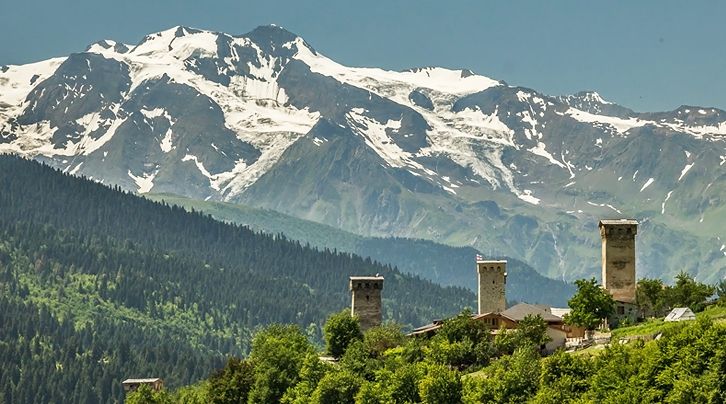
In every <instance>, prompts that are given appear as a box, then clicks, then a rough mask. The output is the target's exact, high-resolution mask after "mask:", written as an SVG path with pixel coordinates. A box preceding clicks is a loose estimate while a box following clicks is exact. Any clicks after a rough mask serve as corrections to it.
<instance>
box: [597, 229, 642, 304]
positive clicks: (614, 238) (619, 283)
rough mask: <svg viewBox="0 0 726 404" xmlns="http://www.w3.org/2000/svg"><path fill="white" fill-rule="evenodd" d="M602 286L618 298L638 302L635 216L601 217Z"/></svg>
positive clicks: (628, 301) (618, 299)
mask: <svg viewBox="0 0 726 404" xmlns="http://www.w3.org/2000/svg"><path fill="white" fill-rule="evenodd" d="M599 227H600V237H601V238H602V286H603V287H604V288H605V289H606V290H607V291H608V292H610V294H611V295H612V296H613V299H615V300H616V301H618V302H623V303H631V304H632V303H635V285H636V279H635V235H636V234H637V233H638V222H637V221H636V220H633V219H615V220H601V221H600V224H599Z"/></svg>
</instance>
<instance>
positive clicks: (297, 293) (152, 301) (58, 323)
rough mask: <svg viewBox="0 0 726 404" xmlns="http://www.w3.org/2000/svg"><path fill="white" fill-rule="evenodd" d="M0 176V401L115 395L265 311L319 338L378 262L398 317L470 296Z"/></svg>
mask: <svg viewBox="0 0 726 404" xmlns="http://www.w3.org/2000/svg"><path fill="white" fill-rule="evenodd" d="M0 190H2V191H1V192H0V212H1V214H0V307H1V308H2V310H0V401H4V402H6V403H13V404H15V403H21V404H22V403H31V402H47V403H51V402H54V403H59V402H74V403H82V404H86V403H88V404H94V403H109V402H119V401H121V400H122V399H123V397H124V393H123V390H122V388H121V381H122V380H124V379H126V378H129V377H161V378H163V379H164V381H165V385H166V386H168V387H170V388H174V387H176V386H179V385H182V384H188V383H191V382H193V381H195V380H199V379H201V378H204V377H207V376H209V375H210V373H212V372H213V371H214V370H215V369H217V368H221V367H222V365H223V364H224V363H225V361H226V357H228V356H230V355H233V356H243V355H245V354H246V353H247V352H249V350H250V339H251V334H252V330H254V329H256V328H257V327H259V326H261V325H265V324H270V323H274V322H279V323H290V324H296V325H298V326H299V327H302V328H303V329H304V330H305V332H304V336H305V337H306V339H307V337H310V340H311V341H312V342H313V343H316V344H320V343H321V342H322V325H323V321H324V319H325V317H326V316H327V315H328V313H330V312H332V311H334V310H337V309H338V308H340V307H343V306H344V305H346V304H347V303H348V301H349V294H348V293H349V292H348V290H347V287H346V286H347V278H348V276H349V275H352V274H361V273H363V274H374V273H381V274H382V275H384V276H385V277H386V296H385V297H386V313H387V316H389V318H390V319H393V320H396V321H398V322H399V323H402V324H406V325H408V326H410V325H414V324H415V325H418V324H422V323H424V322H425V321H427V320H428V319H430V318H432V317H440V316H444V315H447V313H449V314H453V313H455V312H457V311H458V310H459V307H462V306H466V305H470V304H472V302H473V295H472V294H471V293H470V292H468V291H464V290H462V289H457V288H441V287H439V286H437V285H434V284H433V283H431V282H428V281H422V280H420V279H418V278H416V277H411V276H408V275H404V274H401V273H400V272H398V271H396V270H395V269H393V268H390V267H387V266H382V265H379V264H377V263H375V262H372V261H371V260H370V259H363V258H361V257H357V256H353V255H351V254H342V253H339V252H336V251H330V250H322V251H317V250H315V249H312V248H308V247H306V246H305V245H302V244H301V243H298V242H291V241H289V240H287V239H286V238H285V237H284V236H282V235H277V236H270V235H264V234H259V233H255V232H253V231H250V230H249V229H247V228H244V227H240V226H233V225H229V224H225V223H221V222H218V221H215V220H213V219H212V218H211V217H209V216H206V215H201V214H198V213H193V212H186V211H184V210H183V209H181V208H178V207H175V206H168V205H166V204H163V203H154V202H151V201H148V200H145V199H143V198H140V197H138V196H135V195H131V194H128V193H124V192H120V191H119V190H118V189H111V188H109V187H106V186H103V185H101V184H98V183H94V182H92V181H88V180H83V179H80V178H75V177H71V176H69V175H65V174H62V173H60V172H57V171H55V170H52V169H50V168H49V167H47V166H43V165H41V164H39V163H37V162H31V161H26V160H22V159H19V158H17V157H11V156H0ZM295 360H297V359H295ZM256 369H257V368H256ZM256 377H257V379H260V380H261V378H262V376H261V374H260V373H256ZM260 383H262V382H260ZM278 387H279V386H278ZM279 390H282V387H279ZM277 393H279V391H277ZM250 394H252V390H251V393H250ZM255 394H257V393H255ZM260 394H261V393H260ZM263 396H264V394H263ZM255 397H257V396H255Z"/></svg>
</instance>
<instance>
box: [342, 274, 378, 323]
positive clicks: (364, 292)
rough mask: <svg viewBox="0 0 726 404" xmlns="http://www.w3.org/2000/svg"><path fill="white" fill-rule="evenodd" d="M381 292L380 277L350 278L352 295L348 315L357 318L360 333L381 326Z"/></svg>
mask: <svg viewBox="0 0 726 404" xmlns="http://www.w3.org/2000/svg"><path fill="white" fill-rule="evenodd" d="M382 290H383V277H382V276H378V275H377V274H376V276H351V277H350V291H351V294H352V300H351V303H350V314H351V315H352V316H358V319H359V320H360V328H361V330H362V331H366V330H368V329H369V328H372V327H376V326H379V325H381V319H382V317H383V314H382V307H381V291H382Z"/></svg>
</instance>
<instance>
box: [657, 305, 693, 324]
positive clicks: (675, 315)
mask: <svg viewBox="0 0 726 404" xmlns="http://www.w3.org/2000/svg"><path fill="white" fill-rule="evenodd" d="M695 319H696V315H695V314H693V312H692V311H691V309H689V308H688V307H676V308H675V309H673V310H671V312H670V313H668V315H667V316H666V317H665V319H664V321H681V320H695Z"/></svg>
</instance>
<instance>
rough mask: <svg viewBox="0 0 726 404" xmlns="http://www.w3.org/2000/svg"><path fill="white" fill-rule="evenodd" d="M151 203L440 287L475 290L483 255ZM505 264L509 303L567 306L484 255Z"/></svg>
mask: <svg viewBox="0 0 726 404" xmlns="http://www.w3.org/2000/svg"><path fill="white" fill-rule="evenodd" d="M145 197H146V198H149V199H151V200H153V201H160V202H161V201H164V202H167V203H169V204H174V205H179V206H183V207H185V208H186V209H187V210H192V209H194V210H199V211H202V212H204V213H209V214H211V215H212V216H213V217H214V218H215V219H218V220H221V221H225V222H232V223H237V224H241V225H245V226H249V227H250V228H251V229H255V230H259V231H263V232H266V233H272V234H277V233H283V234H285V236H286V237H289V238H291V239H294V240H298V241H301V242H305V243H310V244H311V245H312V246H315V247H319V248H330V249H337V250H338V251H345V252H350V253H354V254H357V255H360V256H362V257H371V259H374V260H376V261H378V262H382V263H385V264H390V265H393V266H395V267H396V268H398V269H399V270H401V271H402V272H406V273H410V274H414V275H418V276H420V277H422V278H424V279H429V280H432V281H434V282H436V283H438V284H440V285H444V286H449V285H451V286H461V287H464V288H467V289H470V290H472V291H474V292H475V291H476V287H477V283H476V271H475V265H474V257H475V256H476V255H477V254H479V253H483V251H478V250H476V249H474V248H472V247H452V246H448V245H444V244H439V243H434V242H433V241H429V240H421V239H409V238H400V237H388V238H380V237H363V236H360V235H357V234H353V233H349V232H346V231H343V230H339V229H336V228H334V227H331V226H327V225H324V224H320V223H316V222H312V221H308V220H302V219H298V218H296V217H293V216H289V215H285V214H282V213H279V212H275V211H273V210H269V209H261V208H254V207H251V206H248V205H241V204H232V203H224V202H212V201H199V200H195V199H189V198H184V197H180V196H176V195H170V194H147V195H145ZM482 255H485V256H486V257H488V258H496V259H506V260H507V261H508V265H507V273H508V276H507V299H508V300H509V301H520V302H521V301H524V302H528V303H543V304H549V305H554V306H563V307H564V306H566V305H567V299H569V298H570V296H572V293H574V290H575V288H574V286H573V285H572V284H568V283H566V282H564V281H561V280H555V279H551V278H548V277H546V276H543V275H541V274H540V273H538V272H537V271H536V270H535V269H534V268H532V267H531V266H529V265H527V264H526V263H524V262H522V261H520V260H517V259H513V258H511V257H501V256H495V257H491V256H490V255H488V254H482Z"/></svg>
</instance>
